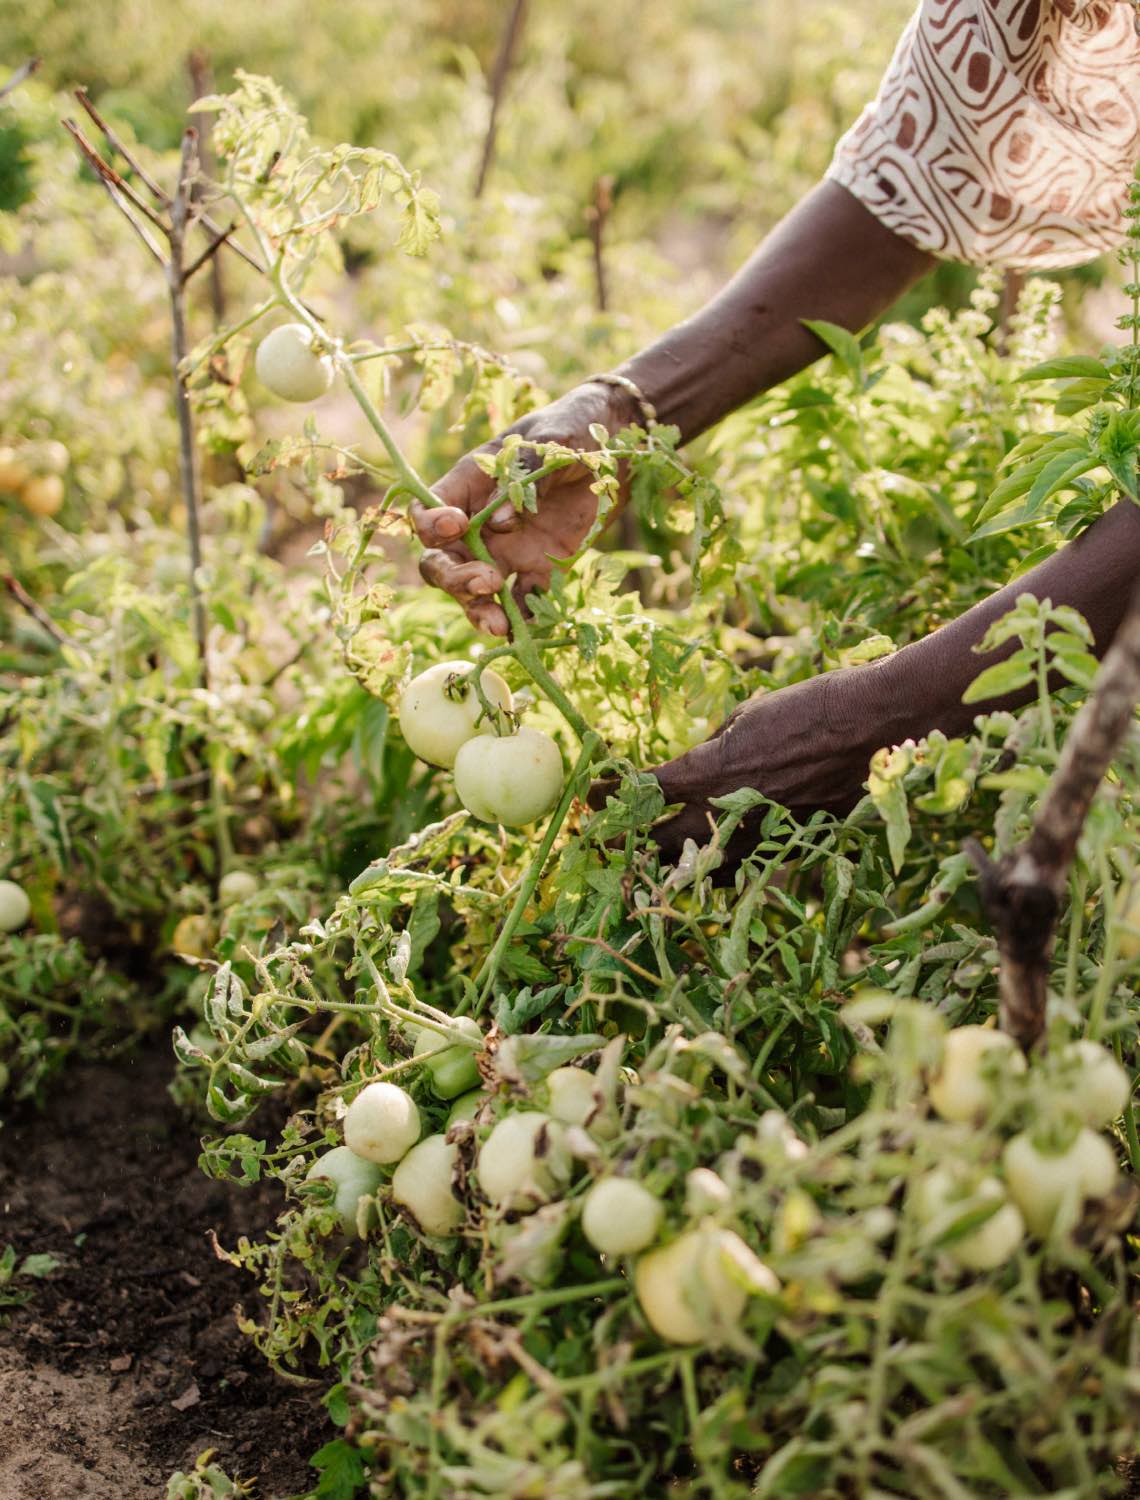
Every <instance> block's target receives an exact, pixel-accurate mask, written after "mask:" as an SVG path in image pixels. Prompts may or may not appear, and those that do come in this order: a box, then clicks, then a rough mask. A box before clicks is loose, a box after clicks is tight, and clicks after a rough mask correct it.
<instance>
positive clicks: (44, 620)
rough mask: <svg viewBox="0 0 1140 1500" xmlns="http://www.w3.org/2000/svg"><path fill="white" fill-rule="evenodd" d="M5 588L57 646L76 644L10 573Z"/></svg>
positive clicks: (6, 578)
mask: <svg viewBox="0 0 1140 1500" xmlns="http://www.w3.org/2000/svg"><path fill="white" fill-rule="evenodd" d="M4 587H5V588H6V589H7V590H8V592H9V593H10V594H11V596H12V598H13V599H15V601H16V603H17V604H18V605H19V606H20V608H21V609H23V610H26V611H27V612H28V614H30V615H31V617H32V619H33V620H34V621H35V622H36V624H37V625H38V626H39V627H40V629H41V630H44V631H46V632H47V634H48V635H50V636H51V638H52V640H53V641H55V642H56V644H57V645H59V646H71V645H73V644H74V642H73V641H72V639H71V637H70V636H69V635H68V634H67V632H66V631H65V630H61V629H60V627H59V626H58V625H57V624H56V623H55V621H54V620H53V619H52V617H51V615H49V614H48V612H47V610H46V609H44V607H43V605H42V604H39V603H37V602H36V600H35V599H33V598H32V596H31V594H29V593H28V591H27V589H26V588H25V587H24V585H23V584H22V583H20V582H19V580H18V579H15V578H13V577H12V575H11V574H10V573H5V575H4Z"/></svg>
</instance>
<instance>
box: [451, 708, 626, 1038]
mask: <svg viewBox="0 0 1140 1500" xmlns="http://www.w3.org/2000/svg"><path fill="white" fill-rule="evenodd" d="M601 745H602V740H601V737H600V736H599V735H596V734H595V733H594V731H593V730H592V729H587V730H586V733H585V735H584V736H583V738H582V749H581V752H580V753H579V755H578V759H577V762H576V763H575V766H574V769H573V770H572V771H571V772H570V775H569V777H568V779H567V782H566V785H565V787H564V788H563V790H562V796H561V797H560V798H559V801H558V806H557V807H556V808H555V809H554V812H553V813H552V814H551V818H550V822H549V823H548V824H547V825H546V832H545V833H544V834H543V836H542V843H541V844H539V846H538V850H537V852H536V854H535V856H534V858H533V859H532V860H531V862H530V864H529V865H528V866H527V870H526V874H525V875H524V876H523V878H522V881H521V883H520V885H519V889H518V894H517V895H516V896H515V900H514V905H513V906H512V907H511V909H510V911H509V912H508V913H507V917H506V920H505V921H504V923H503V925H502V927H501V928H500V929H499V935H498V937H497V938H496V939H495V945H494V947H493V948H492V949H491V951H490V953H488V954H487V957H486V959H485V961H484V963H483V967H482V968H481V969H480V970H479V973H478V974H477V975H476V983H477V984H478V985H479V998H478V1000H477V1001H476V1003H475V1014H476V1015H478V1014H479V1013H480V1012H481V1011H482V1010H483V1008H484V1007H485V1005H486V1003H487V1000H488V998H489V997H490V994H491V989H492V986H493V985H494V983H495V976H496V974H497V973H498V971H499V965H500V964H501V963H502V959H503V954H504V953H505V952H506V951H507V945H508V944H509V943H510V941H511V939H512V938H513V936H514V933H515V930H516V929H517V927H518V925H519V923H520V922H521V921H522V919H523V913H524V912H525V911H526V909H527V906H528V905H529V904H530V899H531V897H532V896H533V895H534V892H535V888H536V887H537V885H538V882H539V880H540V879H541V878H542V872H543V869H544V867H545V865H546V861H547V859H548V858H549V857H550V851H551V850H552V849H553V847H554V840H555V839H556V838H557V837H558V832H559V830H560V829H561V827H562V825H563V823H564V822H565V821H566V814H567V813H568V812H569V811H570V804H571V803H572V802H573V800H574V798H575V796H577V794H578V789H579V787H580V786H581V785H582V782H583V781H584V780H585V779H586V775H587V773H588V771H589V767H590V762H591V761H592V760H593V758H594V756H595V755H596V754H597V752H598V750H599V749H600V748H601Z"/></svg>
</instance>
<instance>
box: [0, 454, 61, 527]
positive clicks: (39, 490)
mask: <svg viewBox="0 0 1140 1500" xmlns="http://www.w3.org/2000/svg"><path fill="white" fill-rule="evenodd" d="M70 463H71V454H70V453H69V452H68V451H67V449H66V448H65V447H64V445H63V444H62V443H57V442H45V443H31V444H29V445H28V446H27V447H26V448H24V449H18V448H13V447H7V446H6V447H2V448H0V495H11V496H13V498H14V499H16V500H18V501H19V502H20V504H21V505H22V506H23V507H24V509H25V510H27V511H30V512H31V514H32V515H33V516H39V517H41V518H46V517H48V516H54V515H55V514H56V512H57V511H58V510H59V509H60V507H61V506H62V505H63V500H64V496H65V494H66V487H65V485H64V481H63V476H64V474H65V473H66V472H67V469H68V467H69V465H70Z"/></svg>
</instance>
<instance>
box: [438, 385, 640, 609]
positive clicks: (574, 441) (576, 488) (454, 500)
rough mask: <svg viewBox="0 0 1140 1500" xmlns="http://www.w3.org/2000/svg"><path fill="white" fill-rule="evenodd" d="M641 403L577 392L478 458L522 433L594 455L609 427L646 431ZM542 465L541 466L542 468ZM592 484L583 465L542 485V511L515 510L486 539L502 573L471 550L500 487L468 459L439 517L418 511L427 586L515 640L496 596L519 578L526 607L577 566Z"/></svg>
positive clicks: (504, 510)
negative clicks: (598, 432)
mask: <svg viewBox="0 0 1140 1500" xmlns="http://www.w3.org/2000/svg"><path fill="white" fill-rule="evenodd" d="M638 420H639V417H638V413H637V411H636V410H635V408H634V403H633V400H632V398H631V397H630V396H629V395H628V394H627V393H626V392H625V391H623V390H621V389H620V388H616V387H614V386H610V385H606V384H605V383H603V382H600V381H586V382H585V384H583V385H579V386H575V387H574V389H573V390H572V391H568V392H567V394H566V395H565V396H562V397H560V398H559V399H558V400H557V401H554V402H552V403H551V405H550V406H544V407H543V408H542V409H541V411H536V412H530V413H528V415H527V416H525V417H523V418H522V419H521V421H518V422H516V423H515V425H514V426H513V427H511V428H509V429H508V433H504V434H503V435H502V436H501V437H497V438H494V439H493V440H492V441H491V442H489V443H485V444H484V445H483V446H482V448H478V449H476V450H475V452H477V453H496V452H497V451H498V450H499V448H500V447H501V446H502V442H503V437H506V436H508V434H509V433H518V434H519V435H520V436H522V437H524V438H526V440H527V441H528V442H531V443H560V444H562V445H563V446H564V447H567V448H577V449H580V450H591V449H594V448H596V447H597V446H598V445H597V443H596V442H595V441H594V439H593V438H592V437H591V436H590V428H591V426H593V425H594V424H595V423H600V424H601V425H602V426H603V427H604V428H605V429H606V430H607V432H611V433H612V432H620V431H621V429H622V428H623V427H628V426H629V425H630V423H631V422H634V421H638ZM540 462H541V460H539V459H537V458H536V459H535V467H538V465H539V463H540ZM592 482H593V477H592V475H591V474H590V473H589V472H588V471H587V470H586V469H584V468H582V467H581V466H580V465H577V464H574V465H571V466H570V467H568V468H565V469H559V470H558V471H557V472H556V473H554V474H550V475H548V476H547V477H546V478H545V479H543V480H541V481H540V482H539V486H538V508H537V510H536V511H534V512H533V513H531V512H524V513H522V514H520V513H519V512H517V511H516V510H515V509H514V507H513V506H512V505H511V504H510V503H509V502H507V501H504V503H503V504H502V506H501V507H500V508H499V510H497V511H496V512H495V514H494V515H493V516H492V517H491V519H490V520H489V521H488V522H487V523H486V524H485V525H484V527H483V529H482V537H483V542H484V544H485V546H486V548H487V551H488V552H489V553H490V554H491V557H492V558H493V559H494V565H493V566H492V565H489V564H487V563H485V562H480V561H479V560H478V559H477V558H475V557H473V556H472V554H471V551H470V549H469V548H468V546H467V544H466V542H465V541H464V536H465V534H466V531H467V524H468V521H469V520H470V518H471V517H472V516H474V515H477V514H478V512H479V511H481V510H483V509H484V508H485V507H486V506H487V505H488V504H489V503H490V500H491V496H492V495H493V494H494V490H495V481H494V479H492V478H491V476H490V475H488V474H484V472H483V470H482V469H481V468H480V467H479V465H478V464H477V463H476V461H475V457H474V454H472V453H469V454H467V455H466V457H464V458H461V459H460V460H459V462H458V463H457V464H456V465H455V467H454V468H453V469H452V470H451V471H450V473H448V474H445V475H444V477H443V478H442V479H441V480H440V481H439V483H438V484H436V485H434V486H433V487H432V488H433V492H434V493H435V494H436V495H438V496H439V498H440V500H441V501H443V504H442V505H441V506H439V507H436V508H430V507H428V506H426V505H422V504H421V503H420V502H419V501H416V502H415V503H414V504H413V506H412V513H411V514H412V522H413V524H414V526H415V528H416V532H417V535H418V536H419V539H420V541H421V542H422V543H423V545H424V546H425V547H426V548H427V551H425V553H424V555H423V557H422V558H421V559H420V573H421V574H422V576H423V578H424V580H425V581H426V582H427V583H431V584H434V585H435V586H436V588H441V589H443V590H444V591H445V592H446V593H448V594H450V595H451V596H452V598H454V599H456V600H458V602H459V603H460V604H461V605H462V606H463V608H464V609H465V610H466V612H467V618H468V619H469V620H470V621H471V623H472V624H473V625H474V626H476V627H477V628H478V629H479V630H485V631H487V632H488V633H489V634H491V635H506V634H507V633H508V627H507V617H506V615H505V614H504V612H503V608H502V606H501V605H500V604H499V603H498V601H497V600H496V599H495V595H496V594H497V593H498V592H499V590H500V589H501V588H502V587H503V584H504V582H505V581H506V579H507V578H508V577H509V576H510V575H511V574H512V573H513V574H514V575H515V581H514V585H513V589H512V592H513V594H514V597H515V599H516V600H517V601H518V603H519V606H520V607H522V604H523V601H524V599H525V598H526V596H527V594H529V593H532V592H534V590H536V589H544V588H546V587H547V585H548V584H549V583H550V573H551V568H552V566H553V563H554V561H555V560H557V559H561V558H565V557H572V556H573V554H574V553H575V552H576V551H577V550H578V548H579V546H580V545H581V543H582V540H583V538H584V537H585V536H586V535H587V534H588V532H589V530H590V527H591V526H592V525H593V524H594V519H595V517H596V516H597V513H598V497H597V496H596V495H595V494H594V493H593V491H592V490H591V488H590V485H591V484H592Z"/></svg>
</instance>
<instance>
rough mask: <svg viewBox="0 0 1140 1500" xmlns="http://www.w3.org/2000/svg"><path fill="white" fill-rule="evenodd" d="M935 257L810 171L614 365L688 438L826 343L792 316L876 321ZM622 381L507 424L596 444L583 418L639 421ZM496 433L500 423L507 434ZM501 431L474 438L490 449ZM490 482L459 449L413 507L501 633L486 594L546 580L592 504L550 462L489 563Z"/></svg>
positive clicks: (447, 571)
mask: <svg viewBox="0 0 1140 1500" xmlns="http://www.w3.org/2000/svg"><path fill="white" fill-rule="evenodd" d="M933 264H934V262H933V260H932V259H931V257H930V256H928V255H926V254H924V253H923V252H922V251H920V250H916V249H915V248H914V247H913V246H912V245H910V244H908V243H907V242H906V241H905V240H903V239H900V238H899V236H898V235H896V234H892V233H891V231H890V230H889V229H884V227H883V226H882V225H881V224H880V223H879V221H878V220H877V219H876V218H875V217H874V215H873V214H871V213H869V212H868V211H867V209H865V208H864V207H863V206H862V204H860V203H859V202H857V201H856V199H855V198H853V197H852V196H851V194H850V193H848V192H847V190H846V189H845V188H841V187H839V186H838V185H837V184H835V183H833V182H824V183H821V184H820V186H819V187H817V188H816V189H815V190H814V191H813V192H811V193H809V194H808V196H807V197H806V198H805V199H804V200H803V202H802V203H800V204H799V205H798V206H797V207H796V208H795V209H794V210H793V211H792V212H791V213H790V214H789V215H788V217H787V218H786V219H784V220H783V222H782V223H781V224H779V225H778V226H777V227H776V228H775V229H774V230H773V231H772V233H771V234H770V235H769V236H768V238H767V239H766V240H765V241H764V243H763V244H762V245H761V246H760V248H759V249H758V250H757V251H756V253H755V254H754V255H753V256H752V258H751V260H749V261H748V263H747V265H745V266H744V267H743V268H742V269H741V270H740V271H738V272H737V274H736V275H735V276H734V277H733V279H732V280H731V281H730V282H729V284H728V285H727V286H726V287H725V288H724V290H723V291H722V292H721V293H720V294H719V295H718V296H717V297H715V298H714V299H713V300H712V301H711V302H710V303H709V304H708V306H707V307H704V308H702V310H701V311H700V312H699V313H697V314H696V316H695V317H692V318H689V319H688V320H687V321H686V322H684V323H680V324H678V325H677V327H676V328H673V329H671V330H670V331H669V332H668V333H667V334H665V335H664V336H663V337H662V338H660V339H658V340H657V342H656V343H655V344H652V345H651V346H650V347H649V348H648V349H646V350H645V351H644V352H643V353H641V354H637V355H635V356H634V358H633V359H630V360H627V361H626V363H625V364H623V365H621V366H619V367H618V371H617V373H618V374H621V375H625V376H627V377H628V378H629V379H631V380H632V381H633V382H634V383H635V384H636V385H637V387H638V388H639V389H640V390H641V391H642V392H643V393H644V395H645V396H646V398H647V399H648V400H649V401H650V402H652V404H653V405H654V407H655V408H656V410H657V416H658V419H659V420H660V421H662V422H667V423H670V424H672V425H674V426H677V427H679V428H680V429H681V434H682V437H683V438H684V439H685V440H686V441H688V440H689V439H691V438H694V437H697V436H698V435H699V434H700V433H702V432H704V431H705V430H706V429H707V428H709V427H711V426H713V425H714V423H716V422H719V421H720V419H721V418H722V417H725V416H727V415H728V413H729V412H730V411H734V410H735V409H736V408H737V407H738V406H740V405H742V404H743V403H744V402H745V401H748V400H751V398H752V397H753V396H756V395H758V394H759V393H760V392H761V391H765V390H767V389H769V387H771V386H773V385H778V384H779V383H780V381H782V380H787V379H788V377H789V376H791V375H794V374H795V373H796V371H797V370H802V369H803V368H804V366H805V365H808V364H810V363H811V362H812V361H813V360H815V359H819V358H820V356H821V355H823V354H824V353H825V352H826V351H825V349H824V347H823V345H822V344H821V343H820V341H819V340H818V339H817V338H816V337H815V335H814V334H812V333H809V332H808V330H807V329H806V328H804V327H803V326H802V323H801V322H800V320H801V319H803V318H824V319H827V320H828V321H829V322H832V323H839V324H841V325H842V326H843V327H844V328H849V329H858V328H862V327H864V326H865V325H866V324H868V323H870V322H873V321H874V319H875V318H877V317H878V316H879V314H880V313H882V312H884V311H885V310H886V309H887V308H888V307H889V306H890V305H891V303H892V302H894V300H895V299H896V298H897V297H898V296H899V295H900V294H901V293H902V292H904V291H905V290H906V289H907V287H908V286H910V285H911V284H912V283H913V282H915V281H917V280H918V279H919V278H920V277H921V276H923V275H924V274H925V273H926V272H927V271H928V270H929V269H930V267H931V266H932V265H933ZM640 420H641V419H640V416H639V414H638V408H637V404H636V402H635V401H634V400H633V399H632V398H631V397H630V396H629V394H628V393H627V392H625V391H623V390H619V389H616V388H615V387H613V386H609V385H604V384H598V383H594V382H590V381H587V382H585V383H584V384H582V385H580V386H576V387H575V388H574V389H573V390H572V391H569V392H568V393H567V394H566V395H565V396H562V397H561V398H560V399H559V400H557V401H555V402H553V403H552V405H550V406H547V407H544V408H543V409H542V410H541V411H538V412H532V413H530V414H529V415H528V416H526V417H524V418H523V419H522V420H521V421H520V422H517V423H516V424H515V426H514V427H512V428H511V429H510V431H511V432H517V433H520V434H521V435H522V436H523V437H525V438H527V439H529V440H530V441H532V442H559V443H564V444H565V445H567V446H568V447H572V448H578V449H589V448H593V447H594V446H595V444H594V442H593V439H592V438H591V437H590V432H589V429H590V426H591V424H593V423H601V425H602V426H603V427H605V428H606V429H607V430H608V431H609V432H618V431H620V430H621V428H623V427H627V426H628V425H629V424H630V423H631V422H635V421H640ZM504 435H505V434H504ZM500 443H501V438H496V439H494V440H493V441H492V442H490V443H487V444H485V445H484V447H483V449H482V450H480V451H482V452H494V451H495V450H496V449H497V448H498V447H499V446H500ZM493 489H494V485H493V482H492V480H491V479H489V478H488V476H487V475H486V474H484V473H483V471H482V470H481V469H480V468H479V466H478V464H477V463H476V462H475V460H474V458H473V457H472V456H471V455H470V454H468V455H467V457H465V458H462V459H460V461H459V463H458V464H456V466H455V468H453V469H452V470H451V472H450V473H449V474H446V475H445V476H444V477H443V479H441V480H440V481H439V483H438V484H437V485H436V486H435V493H436V494H437V495H438V496H439V498H440V500H442V501H443V502H444V503H443V505H442V506H441V507H439V508H437V509H428V508H427V507H426V506H422V505H418V504H417V505H415V506H413V509H412V520H413V522H414V524H415V527H416V531H417V532H418V534H419V538H420V541H421V542H422V543H423V544H424V546H425V547H426V548H427V549H428V550H427V551H426V552H425V553H424V555H423V558H422V560H421V562H420V572H421V573H422V574H423V577H424V579H425V580H426V581H427V582H428V583H432V584H435V585H436V587H437V588H441V589H445V590H446V591H447V592H448V593H449V594H451V595H453V597H454V598H456V599H457V600H458V601H459V603H460V604H462V605H463V607H464V609H465V610H466V611H467V614H468V617H469V618H470V620H471V622H472V624H474V625H476V626H478V628H479V629H480V630H486V631H489V632H490V633H491V634H492V635H506V633H507V620H506V616H505V615H504V613H503V610H502V608H501V606H500V605H499V604H498V603H497V602H496V601H495V599H494V597H493V596H494V595H495V594H496V593H498V591H499V590H500V589H501V588H502V586H503V582H504V580H505V578H506V577H508V576H509V575H510V574H512V573H514V574H517V579H516V583H515V593H516V596H517V597H518V599H519V601H520V603H521V601H522V599H523V598H524V597H525V596H526V595H527V594H528V593H531V592H533V591H534V590H536V589H542V588H545V587H546V585H547V584H548V583H549V582H550V570H551V566H552V564H551V558H561V557H570V556H571V555H572V554H573V553H574V552H576V551H577V549H578V547H579V545H580V543H581V541H582V538H583V537H584V536H585V535H586V533H587V532H588V531H589V529H590V527H591V525H592V524H593V521H594V517H595V515H596V513H597V499H596V497H595V496H594V495H593V494H592V493H591V492H590V477H589V476H588V475H587V474H586V473H585V471H584V470H581V469H564V470H562V471H561V472H559V473H557V474H554V475H551V476H550V477H549V478H548V479H547V480H545V481H544V482H543V484H542V485H541V486H540V489H539V500H538V510H537V513H536V514H534V515H522V516H520V515H518V514H516V512H515V511H514V509H513V508H512V507H511V506H510V505H504V506H503V507H502V513H501V516H498V517H495V518H493V519H492V520H491V522H490V523H489V525H487V526H485V527H484V529H483V539H484V541H485V542H486V544H487V550H488V551H489V552H490V554H491V556H492V558H493V559H494V562H495V566H494V567H490V566H488V565H487V564H486V563H482V562H478V561H475V560H474V559H473V558H472V556H471V553H470V551H469V550H468V548H467V547H466V545H465V544H464V541H463V533H464V532H465V531H466V529H467V522H468V519H469V518H470V517H471V516H472V515H474V514H475V513H476V512H477V511H480V510H482V509H483V508H484V506H486V505H487V503H488V502H489V501H490V499H491V495H492V493H493Z"/></svg>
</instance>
